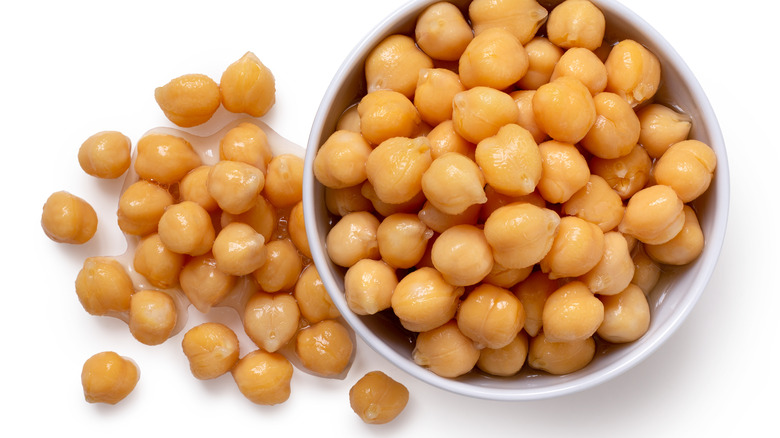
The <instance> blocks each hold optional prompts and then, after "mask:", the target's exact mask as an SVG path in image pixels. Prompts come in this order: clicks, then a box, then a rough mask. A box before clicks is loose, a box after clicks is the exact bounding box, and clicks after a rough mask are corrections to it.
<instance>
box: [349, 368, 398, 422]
mask: <svg viewBox="0 0 780 438" xmlns="http://www.w3.org/2000/svg"><path fill="white" fill-rule="evenodd" d="M408 402H409V390H408V389H406V387H405V386H404V385H403V384H401V383H399V382H397V381H395V380H393V379H392V378H390V377H389V376H388V375H387V374H385V373H383V372H381V371H370V372H368V373H366V374H365V375H364V376H363V377H361V378H360V379H359V380H358V381H357V382H355V384H354V385H353V386H352V387H351V388H350V389H349V405H350V407H351V408H352V410H353V411H354V412H355V413H356V414H357V415H358V417H360V419H361V420H363V422H365V423H368V424H386V423H389V422H391V421H393V420H394V419H395V418H396V417H398V415H400V414H401V412H402V411H403V410H404V408H405V407H406V404H407V403H408Z"/></svg>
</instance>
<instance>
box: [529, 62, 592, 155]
mask: <svg viewBox="0 0 780 438" xmlns="http://www.w3.org/2000/svg"><path fill="white" fill-rule="evenodd" d="M532 103H533V109H534V116H535V118H536V123H537V125H539V127H540V128H541V129H542V130H543V131H544V132H546V133H547V135H549V136H550V137H552V138H553V139H555V140H558V141H560V142H563V143H571V144H575V143H577V142H579V141H580V140H582V139H583V138H584V137H585V135H586V134H587V133H588V131H589V130H590V128H591V127H592V126H593V123H595V121H596V105H595V104H594V103H593V97H592V96H591V94H590V90H588V88H587V87H586V86H585V85H583V83H582V82H580V81H579V80H577V79H575V78H572V77H569V76H561V77H559V78H557V79H555V80H553V81H551V82H548V83H546V84H544V85H542V86H541V87H539V88H538V89H537V90H536V93H535V94H534V97H533V102H532Z"/></svg>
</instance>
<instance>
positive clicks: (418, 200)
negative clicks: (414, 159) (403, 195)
mask: <svg viewBox="0 0 780 438" xmlns="http://www.w3.org/2000/svg"><path fill="white" fill-rule="evenodd" d="M406 189H408V187H406ZM360 194H361V195H363V197H365V198H366V199H368V200H369V201H370V202H371V211H374V212H376V213H378V214H379V215H380V216H384V217H387V216H390V215H392V214H395V213H414V212H415V211H417V210H419V209H420V208H421V207H422V206H423V204H425V194H423V192H422V189H421V190H420V191H419V192H417V193H416V194H415V195H413V196H412V198H411V199H409V200H408V201H405V202H402V203H400V204H393V203H389V202H385V201H383V200H381V199H380V198H379V195H377V193H376V190H374V186H373V185H372V184H371V182H370V181H366V182H364V183H363V184H362V185H361V187H360Z"/></svg>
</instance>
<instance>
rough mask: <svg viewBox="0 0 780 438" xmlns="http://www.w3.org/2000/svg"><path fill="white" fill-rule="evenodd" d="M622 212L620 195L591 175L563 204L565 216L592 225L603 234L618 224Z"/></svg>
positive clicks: (601, 180) (596, 176) (603, 181)
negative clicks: (582, 220) (576, 218)
mask: <svg viewBox="0 0 780 438" xmlns="http://www.w3.org/2000/svg"><path fill="white" fill-rule="evenodd" d="M624 211H625V206H624V205H623V200H622V199H621V198H620V195H619V194H618V193H617V192H616V191H615V190H613V189H612V187H610V186H609V184H607V181H606V180H605V179H604V178H602V177H600V176H598V175H591V176H590V178H589V179H588V183H587V184H585V187H583V188H581V189H579V190H578V191H577V192H575V193H574V194H573V195H572V196H571V198H569V200H568V201H566V202H565V203H564V204H563V212H564V213H565V214H567V215H570V216H577V217H579V218H581V219H585V220H586V221H588V222H591V223H594V224H596V225H598V227H599V228H601V231H603V232H605V233H606V232H607V231H610V230H613V229H614V228H615V227H617V226H618V224H620V221H621V220H622V219H623V212H624Z"/></svg>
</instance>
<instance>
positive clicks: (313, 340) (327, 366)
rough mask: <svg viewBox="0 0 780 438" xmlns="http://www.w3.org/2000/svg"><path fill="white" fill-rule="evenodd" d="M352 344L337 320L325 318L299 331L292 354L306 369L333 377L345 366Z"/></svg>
mask: <svg viewBox="0 0 780 438" xmlns="http://www.w3.org/2000/svg"><path fill="white" fill-rule="evenodd" d="M353 350H354V344H353V342H352V339H351V337H350V334H349V331H348V330H347V328H346V327H344V325H342V324H341V323H340V322H338V321H335V320H332V319H326V320H323V321H320V322H318V323H315V324H312V325H310V326H308V327H306V328H304V329H301V331H300V332H299V333H298V336H297V338H296V341H295V354H296V355H297V356H298V358H299V359H300V360H301V363H302V364H303V366H304V367H306V369H308V370H309V371H312V372H314V373H315V374H317V375H320V376H324V377H334V376H337V375H339V374H341V373H342V372H344V370H346V369H347V367H348V366H349V361H350V359H351V358H352V352H353Z"/></svg>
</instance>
